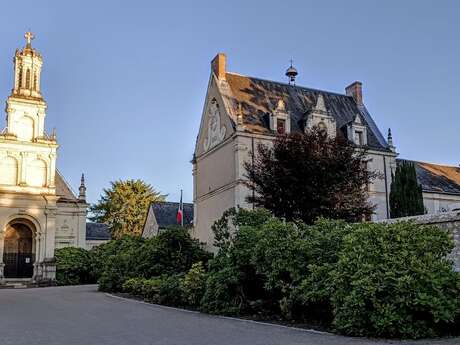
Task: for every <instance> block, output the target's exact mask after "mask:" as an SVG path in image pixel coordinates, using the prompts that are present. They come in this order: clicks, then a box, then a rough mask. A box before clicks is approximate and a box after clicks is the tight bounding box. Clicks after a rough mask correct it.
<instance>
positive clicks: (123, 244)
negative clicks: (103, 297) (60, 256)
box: [93, 236, 144, 292]
mask: <svg viewBox="0 0 460 345" xmlns="http://www.w3.org/2000/svg"><path fill="white" fill-rule="evenodd" d="M143 243H144V240H143V239H141V238H139V237H135V236H124V237H123V238H122V239H120V240H112V241H110V242H108V243H106V244H103V245H102V246H100V248H97V249H95V250H94V252H93V254H94V255H93V257H94V265H96V267H95V268H94V269H93V271H94V272H95V274H97V275H98V276H99V279H98V283H99V289H100V290H102V291H109V292H112V291H121V288H122V284H123V283H124V282H125V280H127V279H129V278H134V277H137V276H138V275H137V274H136V267H137V265H138V258H139V252H140V250H141V248H142V244H143Z"/></svg>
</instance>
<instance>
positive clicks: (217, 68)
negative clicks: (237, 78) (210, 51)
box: [211, 53, 227, 80]
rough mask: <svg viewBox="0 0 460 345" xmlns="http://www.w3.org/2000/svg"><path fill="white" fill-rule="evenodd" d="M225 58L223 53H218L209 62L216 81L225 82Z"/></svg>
mask: <svg viewBox="0 0 460 345" xmlns="http://www.w3.org/2000/svg"><path fill="white" fill-rule="evenodd" d="M226 64H227V56H226V55H225V54H224V53H219V54H217V55H216V57H215V58H214V59H212V61H211V69H212V71H213V72H214V74H215V75H216V77H217V79H219V80H225V73H226V66H225V65H226Z"/></svg>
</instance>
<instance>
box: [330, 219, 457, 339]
mask: <svg viewBox="0 0 460 345" xmlns="http://www.w3.org/2000/svg"><path fill="white" fill-rule="evenodd" d="M452 248H453V243H452V240H451V239H450V237H449V235H448V234H447V233H446V232H445V231H442V230H440V229H438V228H436V227H433V226H421V225H416V224H414V223H407V222H401V223H396V224H363V225H357V226H355V231H353V232H352V233H350V234H349V235H348V236H346V237H345V240H344V245H343V248H342V251H341V253H340V255H339V261H338V265H337V268H336V269H335V272H334V273H333V285H334V291H333V296H332V302H333V306H334V313H335V319H334V325H335V327H336V328H337V329H338V330H339V331H341V332H343V333H346V334H353V335H361V336H362V335H365V336H379V337H384V336H385V337H410V338H420V337H432V336H436V335H441V334H443V333H446V332H447V331H448V330H449V328H450V329H451V330H453V327H454V323H453V322H454V320H455V318H456V317H457V318H458V317H459V315H460V299H459V296H460V275H459V273H457V272H454V271H453V270H452V265H451V262H449V261H448V260H447V259H446V258H445V257H446V255H447V254H448V253H449V252H450V251H451V250H452Z"/></svg>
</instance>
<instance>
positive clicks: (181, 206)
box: [180, 189, 184, 227]
mask: <svg viewBox="0 0 460 345" xmlns="http://www.w3.org/2000/svg"><path fill="white" fill-rule="evenodd" d="M180 210H181V211H182V217H181V219H180V225H181V226H182V227H184V203H183V202H182V189H181V190H180Z"/></svg>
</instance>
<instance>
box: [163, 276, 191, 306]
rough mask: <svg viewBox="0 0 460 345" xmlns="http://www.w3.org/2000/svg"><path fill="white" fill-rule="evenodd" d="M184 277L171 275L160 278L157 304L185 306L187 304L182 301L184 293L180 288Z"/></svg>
mask: <svg viewBox="0 0 460 345" xmlns="http://www.w3.org/2000/svg"><path fill="white" fill-rule="evenodd" d="M183 278H184V275H183V274H182V273H180V274H173V275H170V276H168V275H163V276H161V284H160V291H159V294H158V303H160V304H165V305H171V306H185V305H187V302H186V301H185V299H184V293H183V290H182V288H181V284H182V281H183Z"/></svg>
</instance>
